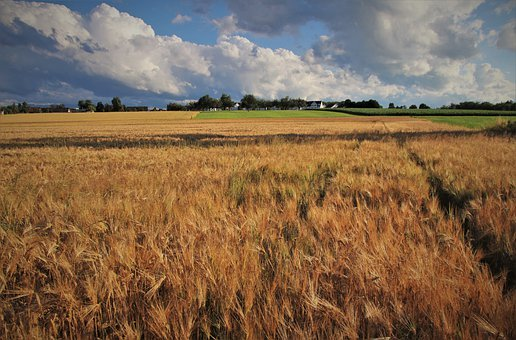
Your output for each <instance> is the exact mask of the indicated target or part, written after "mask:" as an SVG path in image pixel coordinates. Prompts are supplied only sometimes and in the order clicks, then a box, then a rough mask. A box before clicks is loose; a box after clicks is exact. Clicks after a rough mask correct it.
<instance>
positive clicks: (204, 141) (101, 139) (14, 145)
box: [0, 131, 483, 149]
mask: <svg viewBox="0 0 516 340" xmlns="http://www.w3.org/2000/svg"><path fill="white" fill-rule="evenodd" d="M482 133H483V132H482V131H427V132H421V131H420V132H359V133H345V134H277V135H235V136H231V135H221V134H163V135H153V136H148V137H146V136H143V137H113V136H81V137H45V138H16V139H12V140H9V141H2V142H0V148H2V149H19V148H48V147H80V148H92V149H109V148H142V147H149V148H155V147H169V146H179V147H207V148H209V147H217V146H238V145H253V144H273V143H277V142H290V143H300V144H302V143H309V142H314V141H324V140H358V141H380V140H386V139H394V140H397V141H398V142H401V143H404V142H405V141H406V140H409V139H414V138H421V137H428V136H431V137H435V138H439V137H463V136H472V135H479V134H482Z"/></svg>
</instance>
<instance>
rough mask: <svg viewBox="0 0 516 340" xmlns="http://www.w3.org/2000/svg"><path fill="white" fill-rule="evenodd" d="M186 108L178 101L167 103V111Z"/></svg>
mask: <svg viewBox="0 0 516 340" xmlns="http://www.w3.org/2000/svg"><path fill="white" fill-rule="evenodd" d="M184 110H186V108H185V107H184V106H183V105H181V104H179V103H168V104H167V111H184Z"/></svg>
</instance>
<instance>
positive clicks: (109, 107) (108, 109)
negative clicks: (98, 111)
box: [104, 103, 113, 112]
mask: <svg viewBox="0 0 516 340" xmlns="http://www.w3.org/2000/svg"><path fill="white" fill-rule="evenodd" d="M112 111H113V105H111V104H109V103H105V104H104V112H112Z"/></svg>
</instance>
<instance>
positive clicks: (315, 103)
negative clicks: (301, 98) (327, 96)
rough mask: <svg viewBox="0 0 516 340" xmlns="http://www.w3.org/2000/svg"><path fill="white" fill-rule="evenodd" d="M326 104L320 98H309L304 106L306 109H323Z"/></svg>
mask: <svg viewBox="0 0 516 340" xmlns="http://www.w3.org/2000/svg"><path fill="white" fill-rule="evenodd" d="M325 107H326V105H324V103H323V102H322V101H320V100H310V101H307V102H306V108H307V109H309V110H310V109H312V110H313V109H324V108H325Z"/></svg>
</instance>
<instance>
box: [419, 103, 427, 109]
mask: <svg viewBox="0 0 516 340" xmlns="http://www.w3.org/2000/svg"><path fill="white" fill-rule="evenodd" d="M429 108H430V106H428V105H426V104H425V103H421V104H419V109H420V110H425V109H429Z"/></svg>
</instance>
